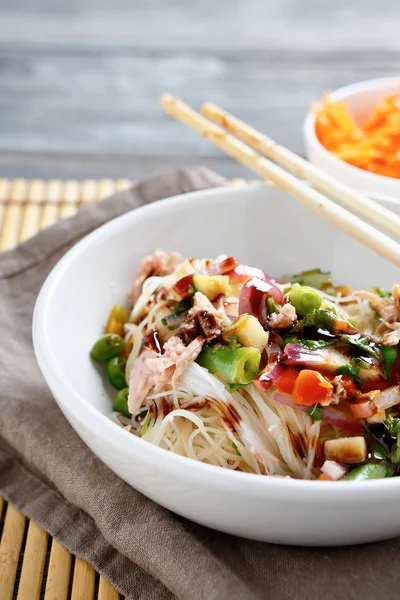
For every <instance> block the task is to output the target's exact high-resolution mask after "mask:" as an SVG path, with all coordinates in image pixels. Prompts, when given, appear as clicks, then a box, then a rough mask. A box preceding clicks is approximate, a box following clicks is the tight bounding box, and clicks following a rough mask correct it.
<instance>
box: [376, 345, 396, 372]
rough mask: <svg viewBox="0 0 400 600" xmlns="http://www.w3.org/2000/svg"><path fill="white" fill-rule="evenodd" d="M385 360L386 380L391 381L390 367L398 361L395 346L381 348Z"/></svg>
mask: <svg viewBox="0 0 400 600" xmlns="http://www.w3.org/2000/svg"><path fill="white" fill-rule="evenodd" d="M379 350H380V351H381V353H382V356H383V360H384V371H385V377H386V379H390V367H391V366H392V364H393V363H395V362H396V360H397V349H396V348H395V347H394V346H379Z"/></svg>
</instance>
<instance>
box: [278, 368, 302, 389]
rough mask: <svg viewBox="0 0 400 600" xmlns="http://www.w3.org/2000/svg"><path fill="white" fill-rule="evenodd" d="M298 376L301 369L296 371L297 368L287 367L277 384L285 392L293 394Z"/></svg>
mask: <svg viewBox="0 0 400 600" xmlns="http://www.w3.org/2000/svg"><path fill="white" fill-rule="evenodd" d="M298 376H299V371H296V369H290V368H289V369H285V370H284V371H283V373H282V375H281V376H280V377H279V379H278V380H277V381H276V383H275V385H276V387H277V388H278V390H279V391H281V392H283V393H284V394H291V393H292V392H293V388H294V386H295V383H296V379H297V377H298Z"/></svg>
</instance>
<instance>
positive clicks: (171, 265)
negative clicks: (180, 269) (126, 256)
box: [129, 250, 184, 306]
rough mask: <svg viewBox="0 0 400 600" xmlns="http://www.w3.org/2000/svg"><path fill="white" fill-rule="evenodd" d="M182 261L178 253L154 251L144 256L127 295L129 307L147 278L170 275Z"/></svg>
mask: <svg viewBox="0 0 400 600" xmlns="http://www.w3.org/2000/svg"><path fill="white" fill-rule="evenodd" d="M183 261H184V258H183V256H182V255H181V254H179V252H171V254H166V253H165V252H164V251H163V250H156V251H155V252H154V254H149V255H148V256H145V257H144V259H143V260H142V262H141V265H140V267H139V269H138V272H137V273H136V277H135V280H134V283H133V287H132V289H131V291H130V293H129V303H130V306H134V304H135V302H136V301H137V299H138V298H139V296H140V294H141V292H142V285H143V283H144V282H145V280H146V279H147V278H148V277H151V276H153V275H158V276H159V277H164V276H165V275H170V274H171V273H173V272H174V271H175V269H176V267H177V266H178V265H179V264H181V263H182V262H183Z"/></svg>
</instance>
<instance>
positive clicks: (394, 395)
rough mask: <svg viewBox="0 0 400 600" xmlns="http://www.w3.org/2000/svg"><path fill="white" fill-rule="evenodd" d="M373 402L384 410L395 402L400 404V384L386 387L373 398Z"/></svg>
mask: <svg viewBox="0 0 400 600" xmlns="http://www.w3.org/2000/svg"><path fill="white" fill-rule="evenodd" d="M374 404H375V406H377V407H378V408H381V409H383V410H386V409H388V408H391V407H392V406H396V404H400V386H398V385H392V386H391V387H388V388H386V390H383V392H381V393H380V394H378V395H377V396H376V398H374Z"/></svg>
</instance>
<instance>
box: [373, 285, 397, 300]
mask: <svg viewBox="0 0 400 600" xmlns="http://www.w3.org/2000/svg"><path fill="white" fill-rule="evenodd" d="M373 289H374V292H375V294H377V295H378V296H380V297H381V298H391V297H392V292H388V291H387V290H384V289H382V288H381V287H374V288H373Z"/></svg>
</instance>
